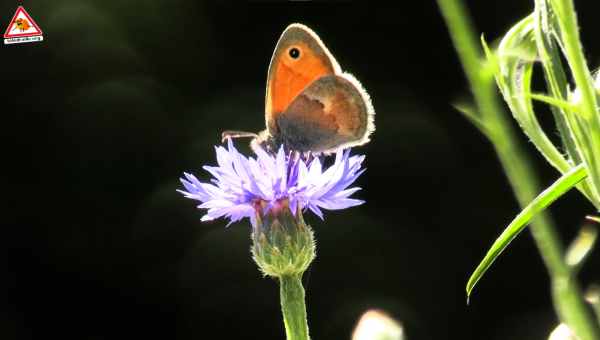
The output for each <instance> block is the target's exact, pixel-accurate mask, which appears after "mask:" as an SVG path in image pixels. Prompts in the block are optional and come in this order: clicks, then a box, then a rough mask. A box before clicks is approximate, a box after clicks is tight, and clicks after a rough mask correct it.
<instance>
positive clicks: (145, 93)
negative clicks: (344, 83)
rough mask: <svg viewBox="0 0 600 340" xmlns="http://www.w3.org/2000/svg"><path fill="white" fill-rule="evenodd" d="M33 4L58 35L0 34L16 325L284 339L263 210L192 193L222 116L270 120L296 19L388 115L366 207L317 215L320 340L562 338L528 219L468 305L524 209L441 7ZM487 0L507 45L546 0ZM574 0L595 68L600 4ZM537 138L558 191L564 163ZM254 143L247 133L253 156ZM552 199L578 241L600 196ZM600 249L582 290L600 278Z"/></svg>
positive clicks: (478, 13) (6, 254)
mask: <svg viewBox="0 0 600 340" xmlns="http://www.w3.org/2000/svg"><path fill="white" fill-rule="evenodd" d="M19 5H22V6H24V8H25V10H26V11H27V12H28V13H29V15H30V16H31V17H32V18H33V20H34V21H35V23H36V24H37V25H38V26H39V27H40V29H41V30H42V31H43V33H44V34H43V37H44V41H42V42H36V43H22V44H14V45H1V46H0V48H1V49H0V62H1V63H0V65H2V67H1V68H0V79H1V80H2V84H3V86H2V92H1V94H0V99H1V106H0V112H1V121H0V122H1V123H0V136H1V138H2V140H1V150H2V154H1V158H0V166H1V169H2V175H1V177H0V185H1V187H0V188H1V196H0V228H1V229H0V230H1V231H0V232H1V234H0V338H1V339H7V340H8V339H11V340H12V339H19V340H20V339H82V340H83V339H85V340H92V339H93V340H108V339H138V338H139V339H221V338H225V339H242V338H261V339H283V338H284V337H285V332H284V326H283V323H282V317H281V312H280V306H279V290H278V284H277V282H276V281H275V280H273V279H271V278H263V277H262V276H261V274H260V273H259V271H258V269H257V267H256V265H255V264H254V263H253V262H252V259H251V255H250V251H249V249H250V245H251V239H250V228H251V227H250V223H249V221H247V220H245V221H243V222H238V223H234V224H232V225H231V226H229V227H228V228H225V225H226V224H227V221H226V220H223V219H220V220H216V221H213V222H209V223H201V222H200V217H201V216H202V215H203V214H204V211H200V210H198V209H196V205H197V204H198V202H197V201H191V200H187V199H185V198H184V197H183V196H182V195H181V194H179V193H177V192H176V191H175V190H176V189H182V188H183V186H182V185H181V184H180V182H179V178H180V177H182V176H183V172H184V171H185V172H190V173H193V174H195V175H196V176H197V177H198V178H199V179H200V180H203V181H209V180H210V178H211V177H210V176H209V174H208V173H207V172H206V171H204V170H203V169H202V166H203V165H216V159H215V155H214V145H221V143H220V134H221V132H222V131H224V130H227V129H239V130H247V131H254V132H258V131H261V130H262V129H263V128H264V91H265V82H266V76H267V68H268V65H269V61H270V58H271V54H272V52H273V50H274V48H275V44H276V43H277V40H278V39H279V36H280V35H281V33H282V32H283V30H284V29H285V28H286V27H287V25H289V24H291V23H295V22H299V23H303V24H306V25H308V26H309V27H311V28H312V29H313V30H315V32H317V34H319V36H320V37H321V39H322V40H323V42H324V43H325V44H326V46H327V47H328V48H329V50H330V51H331V52H332V54H333V55H334V56H335V57H336V59H337V60H338V62H339V63H340V65H341V67H342V69H343V70H345V71H348V72H350V73H352V74H354V75H355V76H356V77H357V78H358V79H359V80H360V81H361V82H362V83H363V85H364V86H365V88H366V89H367V91H368V92H369V94H370V95H371V97H372V100H373V105H374V107H375V110H376V112H377V115H376V119H375V125H376V127H377V130H376V132H375V133H374V134H373V136H372V141H371V142H370V143H369V144H368V145H365V146H363V147H360V148H356V149H355V150H353V151H352V153H353V154H364V155H366V160H365V162H364V166H365V167H366V168H367V171H366V172H365V173H364V174H363V175H362V176H361V177H360V179H359V180H358V181H357V182H356V185H357V186H359V187H361V188H362V189H363V190H361V191H359V192H357V193H356V194H355V195H354V197H356V198H359V199H363V200H366V203H365V204H364V205H362V206H359V207H355V208H351V209H347V210H344V211H325V221H321V220H320V219H319V218H318V217H316V216H315V215H313V214H312V213H306V214H305V218H306V220H307V222H308V223H309V224H311V226H312V227H313V229H314V230H315V235H316V238H317V253H318V257H317V259H316V260H315V262H314V263H313V265H312V266H311V268H310V270H309V271H308V272H307V273H306V274H305V275H304V283H305V287H306V302H307V308H308V318H309V319H308V320H309V327H310V332H311V338H313V339H315V340H320V339H349V337H350V334H351V331H352V329H353V327H354V324H355V322H356V321H357V320H358V318H359V316H360V315H361V314H362V313H363V312H365V311H366V310H368V309H370V308H381V309H384V310H386V311H387V312H389V313H390V314H391V315H393V316H394V317H396V318H398V319H399V320H400V321H401V322H402V323H403V325H404V326H405V329H406V332H407V334H408V336H409V338H410V339H413V340H416V339H547V337H548V334H549V333H550V331H551V330H552V329H553V328H554V327H555V326H556V324H557V319H556V316H555V313H554V311H553V308H552V303H551V298H550V292H549V278H548V274H547V272H546V270H545V267H544V265H543V263H542V262H541V259H540V256H539V254H538V252H537V250H536V247H535V245H534V243H533V241H532V238H531V236H530V234H529V233H528V232H525V233H523V234H522V235H520V236H519V237H517V239H516V240H515V241H514V242H513V243H512V244H511V245H510V247H509V248H508V249H507V250H506V252H505V253H503V254H502V256H500V258H499V259H498V260H497V261H496V262H495V263H494V265H493V266H492V267H491V269H490V270H489V272H488V273H486V275H485V276H484V277H483V279H482V280H481V281H480V282H479V284H478V285H477V287H476V288H475V291H474V294H473V296H472V298H471V302H470V305H469V306H467V305H466V295H465V286H466V283H467V280H468V278H469V276H470V275H471V273H472V272H473V270H474V269H475V268H476V266H477V264H478V263H479V262H480V260H481V259H482V258H483V256H484V255H485V253H486V252H487V250H488V249H489V247H490V246H491V245H492V243H493V242H494V240H495V239H496V238H497V237H498V236H499V235H500V233H501V232H502V231H503V230H504V228H505V227H506V226H507V225H508V224H509V223H510V221H511V220H512V219H513V218H514V217H515V216H516V215H517V214H518V212H519V207H518V205H517V203H516V201H515V199H514V196H513V193H512V191H511V189H510V187H509V185H508V182H507V180H506V178H505V175H504V173H503V171H502V169H501V167H500V165H499V162H498V160H497V158H496V155H495V153H494V151H493V148H492V146H491V144H490V143H489V142H488V141H487V140H486V139H485V138H484V137H483V136H482V134H481V133H479V132H478V131H477V129H476V128H475V127H474V126H472V125H471V124H470V123H469V122H468V121H467V120H466V119H465V118H464V117H462V116H461V114H460V113H459V112H457V111H456V110H455V109H454V108H453V107H452V103H453V102H456V101H457V100H459V99H463V98H468V96H469V88H468V85H467V84H466V81H465V79H464V76H463V73H462V70H461V68H460V65H459V63H458V59H457V57H456V54H455V51H454V49H453V46H452V45H451V42H450V38H449V36H448V33H447V30H446V28H445V25H444V22H443V20H442V18H441V16H440V13H439V10H438V8H437V5H436V3H435V2H434V1H413V2H410V4H408V3H404V2H393V1H386V2H383V1H382V2H377V1H370V2H360V1H354V2H345V3H343V4H342V3H336V4H334V3H329V4H328V3H326V2H323V3H320V4H318V5H317V4H307V3H302V2H301V3H293V4H292V3H277V4H275V3H274V2H232V1H213V2H192V1H182V0H176V1H166V0H147V1H139V0H138V1H99V0H97V1H92V0H70V1H60V2H58V1H56V2H55V1H21V2H17V1H13V0H10V1H5V2H2V4H1V5H0V25H4V26H0V27H2V29H4V28H3V27H7V25H8V24H9V22H10V20H11V19H12V17H13V15H14V13H15V11H16V9H17V7H18V6H19ZM468 6H469V8H470V10H471V13H472V17H473V20H474V22H475V24H476V26H477V31H478V32H483V33H485V36H486V37H487V40H488V42H490V43H493V42H494V41H496V40H497V39H498V38H500V37H502V35H503V34H504V33H505V32H506V31H507V30H508V29H510V27H512V25H514V24H515V23H516V22H517V21H518V20H520V19H521V18H523V17H525V16H526V15H527V14H529V13H530V12H531V11H532V10H533V1H518V0H511V1H469V2H468ZM576 7H577V8H578V9H579V19H580V26H581V34H582V37H583V43H584V46H586V47H587V49H586V51H585V55H586V57H587V58H588V60H589V61H590V65H591V66H590V67H592V68H595V67H596V65H598V63H599V62H600V50H599V46H600V45H598V43H597V15H598V13H599V11H600V3H597V2H592V1H576ZM538 76H539V72H538ZM538 80H539V79H538ZM536 86H537V88H538V90H543V89H544V86H543V83H542V82H538V83H536ZM539 115H540V119H541V121H542V122H543V123H544V124H545V126H547V127H548V132H549V134H550V135H551V136H552V138H555V137H556V136H557V133H556V132H555V130H554V128H553V126H552V120H551V117H550V113H549V111H548V110H547V109H546V108H544V107H540V110H539ZM520 137H521V141H522V144H523V145H525V146H526V147H527V150H528V152H529V154H530V155H531V157H532V159H533V160H534V161H535V164H536V168H537V171H538V174H539V176H540V181H541V182H542V183H543V184H544V185H545V186H547V185H550V184H551V183H552V182H553V181H554V180H556V179H557V178H558V177H559V173H558V172H557V171H556V170H555V169H553V168H552V167H551V166H550V165H549V164H548V163H546V162H545V160H544V159H543V158H542V157H541V156H539V155H538V154H537V153H536V150H535V149H534V148H533V146H532V145H531V144H530V143H528V142H527V139H526V138H525V137H524V136H522V135H521V136H520ZM248 143H249V140H236V146H237V147H238V148H239V149H240V150H241V151H242V152H243V153H244V154H246V155H250V150H249V148H248V146H247V145H248ZM551 213H552V216H553V217H554V218H555V221H556V222H557V225H558V226H559V228H560V231H561V234H562V236H563V238H564V241H565V242H568V241H570V240H571V239H572V238H573V237H574V236H575V235H576V233H577V230H578V229H579V227H580V226H581V225H582V223H583V222H584V220H585V215H586V214H594V213H595V211H594V208H593V207H592V205H591V204H589V203H588V202H587V201H586V200H585V199H584V198H583V196H582V195H580V194H579V193H578V192H575V191H573V192H570V193H568V194H567V195H565V196H564V197H562V198H561V199H560V200H559V201H557V202H556V203H555V204H554V205H553V206H552V209H551ZM598 257H599V255H598V253H597V251H595V252H594V253H592V256H591V259H590V260H589V261H588V263H587V264H586V266H585V269H584V270H583V272H582V274H581V275H580V278H581V282H582V284H583V285H586V286H587V284H589V283H593V282H599V281H600V277H599V275H598V272H597V271H596V270H595V269H596V268H598V265H599V264H600V263H599V261H598Z"/></svg>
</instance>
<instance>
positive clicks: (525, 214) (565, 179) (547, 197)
mask: <svg viewBox="0 0 600 340" xmlns="http://www.w3.org/2000/svg"><path fill="white" fill-rule="evenodd" d="M586 176H587V171H586V169H585V167H584V165H583V164H580V165H578V166H577V167H575V168H573V169H571V171H569V172H567V173H566V174H564V175H563V176H562V177H561V178H559V179H558V181H556V182H554V184H552V186H550V187H549V188H548V189H546V190H544V192H542V193H541V194H540V195H539V196H538V197H536V198H535V199H534V200H533V202H531V204H529V205H528V206H527V207H526V208H525V209H523V211H521V213H520V214H519V215H518V216H517V217H516V218H515V219H514V220H513V221H512V223H511V224H510V225H509V226H508V227H507V228H506V230H504V232H503V233H502V235H500V237H499V238H498V239H497V240H496V242H494V245H492V248H491V249H490V250H489V251H488V253H487V255H486V256H485V258H484V259H483V261H482V262H481V263H480V264H479V266H478V267H477V269H476V270H475V272H474V273H473V275H471V278H470V279H469V282H468V283H467V296H469V295H471V292H472V291H473V287H475V284H476V283H477V281H479V279H480V278H481V277H482V276H483V273H485V271H486V270H487V269H488V268H489V267H490V266H491V265H492V262H494V260H496V258H497V257H498V256H499V255H500V253H502V251H503V250H504V249H505V248H506V247H507V246H508V244H509V243H510V242H511V241H512V240H513V239H514V238H515V237H516V236H517V234H519V233H520V232H521V230H523V229H524V228H525V227H526V226H527V224H529V222H531V220H532V219H533V218H534V217H535V216H536V215H537V214H538V213H539V212H541V211H542V210H544V209H545V208H547V207H548V206H549V205H550V204H551V203H552V202H554V200H556V199H557V198H559V197H560V196H561V195H562V194H564V193H565V192H567V191H569V189H571V188H572V187H574V186H575V185H576V184H577V183H579V182H581V181H582V180H583V179H584V178H586Z"/></svg>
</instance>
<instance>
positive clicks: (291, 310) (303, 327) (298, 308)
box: [279, 274, 308, 340]
mask: <svg viewBox="0 0 600 340" xmlns="http://www.w3.org/2000/svg"><path fill="white" fill-rule="evenodd" d="M279 284H280V290H279V291H280V295H281V310H282V312H283V322H284V323H285V332H286V334H287V339H288V340H308V324H307V323H306V304H305V302H304V287H302V280H301V279H300V275H297V274H289V275H281V276H279Z"/></svg>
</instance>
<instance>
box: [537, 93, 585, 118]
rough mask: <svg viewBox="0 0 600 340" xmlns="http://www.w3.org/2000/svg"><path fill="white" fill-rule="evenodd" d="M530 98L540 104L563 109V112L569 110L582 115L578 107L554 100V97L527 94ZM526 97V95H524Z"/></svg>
mask: <svg viewBox="0 0 600 340" xmlns="http://www.w3.org/2000/svg"><path fill="white" fill-rule="evenodd" d="M528 95H529V97H530V98H533V99H535V100H539V101H541V102H544V103H547V104H550V105H554V106H557V107H560V108H563V109H565V110H571V111H573V112H575V113H577V114H583V111H582V110H581V107H580V106H577V105H573V104H571V103H569V102H566V101H564V100H561V99H558V98H554V97H548V96H546V95H543V94H535V93H529V94H528ZM526 96H527V95H526Z"/></svg>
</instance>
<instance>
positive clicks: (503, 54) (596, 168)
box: [438, 0, 600, 339]
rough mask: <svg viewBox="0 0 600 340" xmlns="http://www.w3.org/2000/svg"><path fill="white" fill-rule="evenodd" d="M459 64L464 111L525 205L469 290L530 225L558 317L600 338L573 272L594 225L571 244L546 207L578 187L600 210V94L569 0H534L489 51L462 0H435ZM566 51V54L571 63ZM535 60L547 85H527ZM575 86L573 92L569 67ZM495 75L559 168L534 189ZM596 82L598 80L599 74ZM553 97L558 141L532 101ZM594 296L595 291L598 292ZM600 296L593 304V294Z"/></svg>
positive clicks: (523, 126)
mask: <svg viewBox="0 0 600 340" xmlns="http://www.w3.org/2000/svg"><path fill="white" fill-rule="evenodd" d="M438 4H439V6H440V9H441V11H442V14H443V15H444V18H445V19H446V22H447V24H448V28H449V31H450V35H451V37H452V39H453V40H454V44H455V47H456V49H457V51H458V54H459V57H460V59H461V62H462V65H463V68H464V70H465V73H466V75H467V78H468V80H469V83H470V85H471V87H472V89H473V94H474V99H475V104H476V105H475V106H473V107H471V106H468V105H462V106H461V108H460V111H461V112H462V113H463V114H464V115H465V116H466V117H467V118H468V119H469V120H470V121H471V122H473V124H474V125H475V126H476V127H477V128H479V129H480V130H481V131H482V132H483V133H484V134H485V135H486V136H487V137H488V138H489V139H490V141H491V142H492V144H493V145H494V147H495V149H496V152H497V153H498V157H499V159H500V161H501V164H502V166H503V167H504V170H505V172H506V175H507V177H508V179H509V181H510V183H511V185H512V187H513V190H514V192H515V195H516V196H517V199H518V200H519V203H520V204H521V206H522V208H523V211H522V212H521V213H520V214H519V215H518V216H517V218H515V220H514V221H513V222H512V223H511V224H510V225H509V226H508V228H506V230H505V231H504V233H502V235H501V236H500V237H499V238H498V239H497V240H496V242H495V243H494V244H493V246H492V248H491V249H490V250H489V252H488V254H487V255H486V256H485V258H484V259H483V261H482V262H481V264H480V265H479V266H478V267H477V269H476V271H475V272H474V274H473V275H472V276H471V278H470V280H469V282H468V284H467V294H468V295H470V294H471V293H472V290H473V287H474V286H475V284H476V283H477V281H478V280H479V279H480V278H481V277H482V275H483V273H484V272H485V271H486V270H487V269H488V268H489V267H490V265H491V264H492V262H493V261H494V260H495V259H496V258H497V257H498V256H499V255H500V253H501V252H502V251H503V250H504V249H505V248H506V247H507V246H508V244H509V243H510V241H512V240H513V239H514V238H515V237H516V235H517V234H518V233H519V232H520V231H521V230H523V229H524V228H525V227H526V226H527V225H528V224H531V229H530V230H531V232H532V235H533V237H534V240H535V241H536V244H537V246H538V249H539V251H540V254H541V256H542V259H543V260H544V263H545V265H546V267H547V268H548V271H549V273H550V278H551V281H552V294H553V299H554V305H555V308H556V311H557V313H558V315H559V317H560V319H561V322H563V323H564V324H566V325H567V326H568V328H570V329H571V330H572V331H573V332H574V333H575V334H576V335H577V337H578V338H579V339H599V338H600V334H599V332H598V324H597V323H596V322H595V320H594V318H592V317H591V315H590V313H589V309H588V308H587V306H586V305H585V301H584V299H583V294H582V292H581V290H580V288H579V285H578V284H577V282H576V274H577V272H578V270H579V269H580V268H581V266H582V265H583V262H584V260H585V258H586V257H587V256H588V254H589V253H590V251H591V249H592V247H593V245H594V243H595V240H596V229H593V228H591V229H590V228H589V227H586V228H584V229H582V232H581V233H580V235H579V237H577V238H576V240H575V241H574V242H573V243H572V245H571V246H570V247H569V249H568V250H567V251H566V252H565V250H564V248H563V245H562V243H561V241H560V238H559V237H558V233H557V232H556V228H555V227H554V225H553V223H552V221H551V220H550V219H549V218H548V217H547V216H546V214H545V213H544V212H543V211H544V209H545V208H547V207H548V206H549V205H550V204H551V203H552V202H553V201H554V200H556V199H557V198H558V197H560V196H561V195H562V194H564V193H565V192H566V191H568V190H569V189H571V188H572V187H576V188H577V189H578V190H579V191H580V192H581V193H582V194H583V195H585V197H586V198H587V199H588V200H589V201H590V203H591V204H592V205H594V206H595V207H596V209H600V148H599V147H598V146H600V115H599V114H598V98H597V97H598V94H597V92H596V91H597V90H595V89H594V84H593V81H592V79H593V77H592V75H591V73H590V71H589V69H588V68H587V65H586V63H585V59H584V56H583V53H582V47H581V43H580V39H579V32H578V26H577V19H576V15H575V10H574V7H573V1H572V0H535V5H536V6H535V10H534V12H533V13H532V14H531V15H529V16H527V17H526V18H524V19H523V20H521V21H520V22H519V23H517V24H516V25H515V26H514V27H513V28H512V29H511V30H510V31H509V32H508V33H507V34H506V35H505V37H504V38H503V39H502V41H501V43H500V45H499V46H498V48H497V49H496V50H492V49H491V48H490V47H489V46H488V45H487V44H486V42H485V40H484V39H483V38H482V39H481V42H482V45H483V52H485V56H486V57H487V63H484V64H483V66H482V63H480V62H479V60H478V56H479V54H480V51H479V49H478V48H476V47H475V43H474V41H475V37H474V34H473V33H472V28H471V25H470V22H469V20H468V15H467V14H466V10H465V9H464V8H463V7H462V4H461V2H460V1H459V0H438ZM561 56H564V58H565V59H566V61H567V66H568V68H569V72H565V66H564V65H562V62H561ZM534 63H541V65H542V68H543V73H544V77H545V80H546V84H547V91H548V93H546V94H536V93H531V78H532V74H533V65H534ZM567 73H568V74H571V75H572V76H573V79H574V80H575V85H576V87H577V90H575V91H572V89H571V88H570V86H569V83H568V82H567V77H566V74H567ZM490 74H491V75H492V77H493V78H495V81H496V85H497V87H498V88H499V89H500V92H501V94H502V97H503V99H504V101H505V102H506V104H507V105H508V108H509V109H510V112H511V113H512V115H513V117H514V118H515V120H516V121H517V122H518V123H519V126H520V127H521V129H522V130H523V132H524V133H525V134H526V135H527V136H528V137H529V139H530V140H531V142H532V143H533V145H535V147H536V148H537V149H538V151H539V152H540V153H541V154H542V155H543V156H544V157H545V158H546V160H548V162H549V163H550V164H551V165H552V166H554V167H555V168H556V169H557V170H558V171H559V172H560V173H561V174H562V177H561V178H560V179H559V180H557V181H556V182H555V183H554V184H553V185H552V186H551V187H549V188H548V189H546V190H545V191H543V192H542V193H541V194H538V193H539V192H540V191H541V190H540V189H539V188H538V184H537V178H536V176H535V174H534V173H533V170H532V167H531V165H530V164H529V161H528V157H527V156H526V155H525V153H524V151H523V149H522V147H520V146H519V144H518V142H517V141H516V140H515V138H514V134H513V131H512V127H511V126H510V124H509V123H508V122H507V120H506V118H505V115H504V112H503V109H502V105H501V104H500V103H499V101H498V100H497V99H496V95H495V93H494V92H493V90H492V89H491V87H490V82H489V77H490ZM597 87H600V81H598V85H597ZM533 100H538V101H541V102H544V103H546V104H549V105H550V108H551V110H552V113H553V116H554V119H555V122H556V127H557V130H558V132H559V135H560V137H561V140H562V145H560V148H561V149H560V150H559V148H557V146H555V145H554V144H553V143H552V142H551V141H550V139H549V138H548V137H547V135H546V134H545V132H544V131H543V130H542V128H541V126H540V124H539V123H538V121H537V118H536V115H535V113H534V111H533V105H532V101H533ZM596 300H598V299H596ZM596 304H597V303H596Z"/></svg>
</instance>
